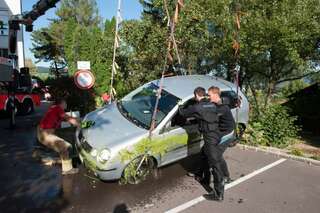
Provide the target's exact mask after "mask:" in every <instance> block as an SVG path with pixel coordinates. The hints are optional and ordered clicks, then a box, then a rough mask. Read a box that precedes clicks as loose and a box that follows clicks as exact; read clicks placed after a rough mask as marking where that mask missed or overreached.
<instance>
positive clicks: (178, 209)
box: [165, 158, 287, 213]
mask: <svg viewBox="0 0 320 213" xmlns="http://www.w3.org/2000/svg"><path fill="white" fill-rule="evenodd" d="M286 160H287V159H285V158H281V159H279V160H277V161H275V162H273V163H271V164H269V165H266V166H265V167H262V168H261V169H257V170H255V171H253V172H252V173H250V174H248V175H246V176H243V177H241V178H239V179H237V180H235V181H233V182H232V183H229V184H227V185H226V186H225V190H228V189H230V188H232V187H234V186H236V185H238V184H240V183H242V182H244V181H246V180H248V179H250V178H252V177H254V176H256V175H258V174H260V173H262V172H265V171H267V170H268V169H271V168H272V167H275V166H277V165H279V164H280V163H283V162H284V161H286ZM204 200H206V199H205V198H204V197H203V196H200V197H197V198H195V199H193V200H190V201H188V202H186V203H184V204H181V205H180V206H177V207H175V208H173V209H170V210H168V211H166V212H165V213H178V212H181V211H183V210H185V209H187V208H190V207H191V206H194V205H196V204H197V203H200V202H202V201H204Z"/></svg>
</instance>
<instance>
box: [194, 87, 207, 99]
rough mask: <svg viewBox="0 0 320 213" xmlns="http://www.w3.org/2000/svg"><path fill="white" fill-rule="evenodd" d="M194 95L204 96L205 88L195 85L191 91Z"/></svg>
mask: <svg viewBox="0 0 320 213" xmlns="http://www.w3.org/2000/svg"><path fill="white" fill-rule="evenodd" d="M193 93H194V95H198V96H200V97H204V96H205V95H206V90H205V89H204V88H203V87H197V88H195V89H194V91H193Z"/></svg>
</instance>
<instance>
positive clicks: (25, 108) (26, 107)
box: [20, 100, 34, 115]
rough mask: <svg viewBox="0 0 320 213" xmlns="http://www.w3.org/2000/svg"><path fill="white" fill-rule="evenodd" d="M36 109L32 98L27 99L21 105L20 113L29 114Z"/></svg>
mask: <svg viewBox="0 0 320 213" xmlns="http://www.w3.org/2000/svg"><path fill="white" fill-rule="evenodd" d="M33 111H34V107H33V103H32V101H31V100H25V101H24V102H23V104H22V105H21V109H20V113H21V114H22V115H29V114H30V113H32V112H33Z"/></svg>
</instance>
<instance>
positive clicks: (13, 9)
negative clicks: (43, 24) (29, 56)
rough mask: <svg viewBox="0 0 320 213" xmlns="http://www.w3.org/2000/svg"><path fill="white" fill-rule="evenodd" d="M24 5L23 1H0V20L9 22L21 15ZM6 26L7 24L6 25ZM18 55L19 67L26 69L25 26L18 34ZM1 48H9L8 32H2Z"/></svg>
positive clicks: (0, 34)
mask: <svg viewBox="0 0 320 213" xmlns="http://www.w3.org/2000/svg"><path fill="white" fill-rule="evenodd" d="M21 10H22V3H21V0H0V20H2V21H4V22H8V19H9V17H10V16H11V15H17V14H21V12H22V11H21ZM5 24H6V26H8V25H7V23H5ZM17 40H18V41H17V53H18V65H19V68H20V67H24V44H23V26H21V30H20V31H19V32H18V38H17ZM0 48H8V31H7V30H2V32H0Z"/></svg>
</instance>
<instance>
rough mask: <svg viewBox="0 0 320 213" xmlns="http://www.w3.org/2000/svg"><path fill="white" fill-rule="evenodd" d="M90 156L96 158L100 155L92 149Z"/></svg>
mask: <svg viewBox="0 0 320 213" xmlns="http://www.w3.org/2000/svg"><path fill="white" fill-rule="evenodd" d="M90 155H91V156H92V157H94V158H95V157H97V155H98V151H97V150H96V149H92V150H91V152H90Z"/></svg>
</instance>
